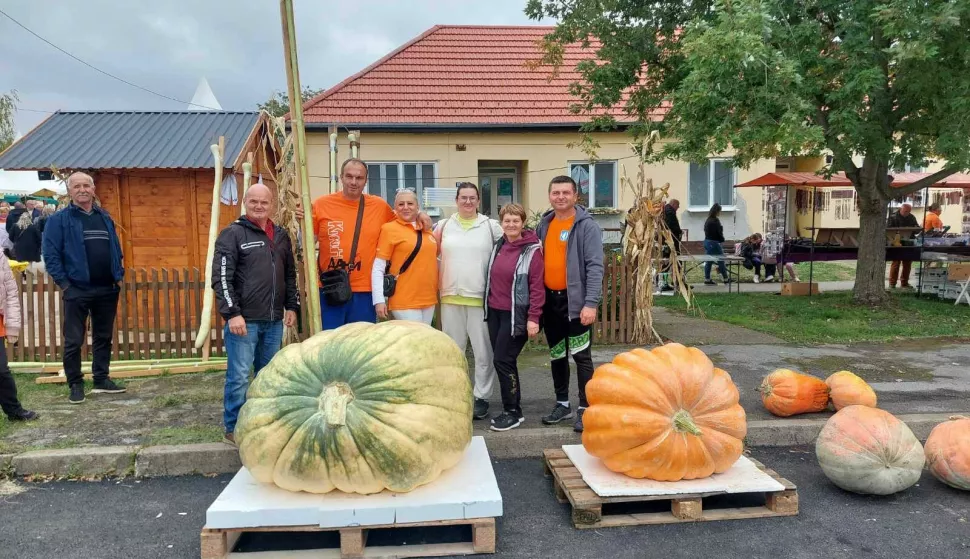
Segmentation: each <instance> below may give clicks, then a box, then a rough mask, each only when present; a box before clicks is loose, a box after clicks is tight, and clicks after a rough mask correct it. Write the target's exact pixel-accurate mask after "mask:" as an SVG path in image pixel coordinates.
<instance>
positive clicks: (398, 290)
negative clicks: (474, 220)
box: [371, 190, 438, 325]
mask: <svg viewBox="0 0 970 559" xmlns="http://www.w3.org/2000/svg"><path fill="white" fill-rule="evenodd" d="M394 208H395V210H396V212H397V218H396V219H395V220H394V221H392V222H390V223H385V224H384V225H383V226H381V234H380V236H379V237H378V241H377V254H376V257H375V258H374V266H373V268H372V270H371V285H372V286H373V287H372V289H373V292H372V297H373V302H374V310H375V313H376V315H377V317H378V318H380V319H386V318H388V311H390V312H391V314H393V316H394V318H396V319H398V320H414V321H416V322H424V323H425V324H429V325H430V324H431V321H432V320H433V319H434V308H435V305H437V304H438V243H437V241H435V238H434V235H433V234H432V231H431V230H430V229H426V228H424V227H422V225H421V223H419V222H418V214H419V213H420V210H419V208H418V195H417V194H415V193H414V192H412V191H410V190H399V191H398V193H397V195H396V196H395V197H394ZM388 263H390V266H388Z"/></svg>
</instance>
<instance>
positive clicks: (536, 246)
mask: <svg viewBox="0 0 970 559" xmlns="http://www.w3.org/2000/svg"><path fill="white" fill-rule="evenodd" d="M525 219H526V214H525V209H524V208H523V207H522V206H520V205H519V204H507V205H505V206H502V209H501V211H499V221H500V222H501V224H502V231H503V232H504V233H505V234H504V235H503V236H502V238H501V239H499V241H498V242H497V243H495V247H494V248H493V249H492V256H491V258H489V261H488V275H487V276H486V278H487V279H486V283H485V321H486V322H487V323H488V335H489V338H490V339H491V341H492V352H493V362H494V364H495V372H496V373H498V382H499V386H501V388H502V407H503V408H505V411H504V412H502V414H500V415H499V416H498V417H496V418H494V419H492V425H491V429H492V430H493V431H508V430H509V429H514V428H516V427H518V426H519V425H521V424H522V422H523V421H525V418H524V417H523V416H522V407H521V406H520V400H521V397H522V391H521V389H520V387H519V368H518V365H517V363H516V361H517V359H518V357H519V353H521V352H522V348H523V347H525V342H526V341H527V340H528V339H529V338H533V337H535V336H536V335H537V334H538V333H539V317H540V316H541V315H542V305H544V304H545V302H546V292H545V288H544V287H543V286H544V283H543V272H542V270H543V268H542V244H541V243H540V242H539V237H538V235H536V234H535V231H531V230H523V227H524V226H525Z"/></svg>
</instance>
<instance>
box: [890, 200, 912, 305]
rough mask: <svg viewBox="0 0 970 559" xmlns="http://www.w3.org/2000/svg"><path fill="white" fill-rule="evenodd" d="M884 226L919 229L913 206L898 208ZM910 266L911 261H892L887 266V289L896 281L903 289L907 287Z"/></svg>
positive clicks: (904, 205)
mask: <svg viewBox="0 0 970 559" xmlns="http://www.w3.org/2000/svg"><path fill="white" fill-rule="evenodd" d="M886 226H887V227H915V228H919V222H918V221H916V216H915V215H913V206H911V205H909V204H903V205H902V206H900V207H899V210H897V211H896V213H894V214H893V215H891V216H889V220H888V222H887V223H886ZM912 266H913V262H912V261H911V260H893V262H892V264H890V265H889V287H892V288H895V287H896V281H897V280H900V284H901V285H902V286H903V287H904V288H906V287H909V272H910V269H911V268H912ZM900 267H902V274H900Z"/></svg>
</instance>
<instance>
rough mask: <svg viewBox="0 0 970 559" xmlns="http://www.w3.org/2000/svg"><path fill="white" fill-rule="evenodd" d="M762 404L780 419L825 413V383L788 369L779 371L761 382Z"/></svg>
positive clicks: (826, 402) (826, 390)
mask: <svg viewBox="0 0 970 559" xmlns="http://www.w3.org/2000/svg"><path fill="white" fill-rule="evenodd" d="M758 391H759V392H761V402H762V403H764V405H765V408H766V409H767V410H768V411H769V412H771V413H772V414H774V415H777V416H779V417H788V416H791V415H796V414H799V413H812V412H819V411H822V410H824V409H825V408H826V407H827V406H828V405H829V387H828V386H826V385H825V381H823V380H822V379H820V378H816V377H813V376H811V375H803V374H802V373H796V372H795V371H791V370H789V369H776V370H775V371H774V372H772V373H771V374H770V375H768V376H766V377H765V378H764V380H763V381H761V388H759V389H758Z"/></svg>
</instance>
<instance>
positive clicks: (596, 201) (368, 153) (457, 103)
mask: <svg viewBox="0 0 970 559" xmlns="http://www.w3.org/2000/svg"><path fill="white" fill-rule="evenodd" d="M551 30H552V28H551V27H507V26H449V25H439V26H435V27H432V28H431V29H428V30H427V31H425V32H424V33H422V34H421V35H419V36H417V37H415V38H414V39H412V40H411V41H409V42H407V43H406V44H404V45H402V46H401V47H400V48H398V49H396V50H394V51H393V52H391V53H389V54H388V55H387V56H385V57H383V58H381V59H380V60H378V61H377V62H375V63H373V64H371V65H370V66H368V67H367V68H364V69H363V70H361V71H360V72H358V73H356V74H354V75H352V76H350V77H348V78H347V79H345V80H343V81H342V82H340V83H338V84H337V85H335V86H334V87H332V88H330V89H328V90H327V91H325V92H323V93H322V94H320V95H318V96H317V97H315V98H313V99H311V100H310V101H308V102H307V103H305V105H304V118H305V122H306V130H307V150H308V153H307V158H308V166H309V170H310V175H311V179H310V187H311V192H312V194H313V195H314V196H319V195H321V194H324V193H327V192H329V191H330V153H329V152H330V146H329V142H330V139H329V130H330V129H331V128H332V127H336V128H337V131H338V142H337V150H338V155H337V157H336V162H337V164H338V165H339V163H340V162H342V161H343V160H344V159H346V158H347V157H348V156H349V153H350V152H349V145H348V138H347V136H348V132H349V131H358V130H359V131H360V134H361V147H360V154H361V158H362V159H364V160H365V161H366V162H367V163H368V175H369V177H368V181H369V182H368V191H369V192H370V193H371V194H380V195H381V196H384V197H385V198H386V199H388V200H389V201H391V200H393V198H394V194H395V192H396V191H397V189H398V188H401V187H407V188H413V189H415V190H416V191H417V192H418V194H419V199H421V200H422V201H424V200H425V196H423V194H424V191H425V189H430V188H451V189H453V188H454V186H455V184H456V183H458V182H463V181H470V182H473V183H476V184H478V185H479V186H480V187H481V189H482V208H481V211H482V213H486V214H490V215H493V216H495V215H497V213H498V208H499V207H501V205H502V204H505V203H508V202H519V203H521V204H523V205H524V206H525V207H526V209H527V210H528V211H530V212H531V211H543V210H545V209H547V208H548V207H549V203H548V197H547V187H548V184H549V180H550V179H551V178H553V177H554V176H556V175H563V174H568V175H571V176H573V177H574V178H575V179H577V182H578V183H579V185H580V198H581V203H583V204H584V205H586V206H587V207H588V208H590V209H591V210H592V211H593V212H594V213H597V214H599V216H598V217H597V219H598V220H600V221H601V223H602V225H603V226H604V227H611V226H612V227H617V226H618V224H619V220H620V217H621V213H622V211H623V210H625V209H627V208H629V207H630V206H632V204H633V200H634V193H633V192H632V191H629V189H625V188H623V187H622V186H621V181H620V177H621V176H622V175H623V173H624V172H626V173H628V174H629V176H630V177H631V178H635V177H636V173H637V169H636V165H637V164H636V159H635V157H634V155H633V152H632V151H631V150H630V137H629V135H628V134H627V133H626V132H625V131H624V130H620V131H616V132H610V133H599V134H595V135H594V137H595V139H596V141H597V142H598V143H599V146H600V147H599V149H598V151H597V155H598V157H599V159H598V160H597V161H596V162H594V163H591V162H590V161H589V160H588V157H587V156H586V155H585V154H584V153H583V152H582V151H581V150H580V149H579V148H578V147H576V146H575V144H577V143H578V142H579V140H580V134H579V127H580V126H581V125H582V123H583V122H584V121H585V120H586V118H587V117H585V116H583V115H577V114H574V113H573V112H572V111H570V106H571V105H572V104H573V103H575V102H576V101H577V99H576V98H575V97H573V96H572V95H571V94H570V92H569V85H570V84H571V83H573V82H575V81H578V80H579V79H580V75H579V73H578V72H576V71H575V66H576V64H577V63H578V62H580V61H582V60H586V59H589V58H591V57H594V56H595V51H594V48H595V47H590V48H585V49H584V48H583V47H582V46H581V45H579V44H576V45H571V46H569V47H568V48H567V49H566V52H565V55H564V64H563V66H562V67H561V68H560V69H559V72H558V73H555V74H554V73H553V69H552V68H551V67H550V66H538V67H535V65H534V64H530V62H534V61H537V60H539V58H540V56H541V52H540V50H539V47H538V42H539V41H540V40H541V39H542V38H543V36H545V35H546V34H547V33H549V32H550V31H551ZM613 115H614V116H615V117H616V118H617V120H618V121H620V122H621V123H622V121H623V120H625V119H628V117H627V116H626V115H625V114H624V113H623V112H622V110H621V109H619V108H617V109H614V112H613ZM658 116H660V115H658ZM775 170H776V169H775V161H774V160H765V161H763V162H759V163H758V164H756V165H753V166H752V167H751V168H749V169H734V168H732V167H731V165H730V164H729V163H728V161H727V160H726V159H724V158H712V159H711V160H710V161H708V162H706V163H705V164H700V165H698V164H687V163H682V162H670V163H665V164H663V165H654V166H651V167H650V168H649V169H648V176H650V177H651V178H653V180H654V183H655V184H661V185H662V184H664V183H667V182H669V183H670V185H671V189H670V192H671V195H672V196H673V197H675V198H677V199H679V200H680V201H681V210H682V214H683V215H682V217H681V223H682V226H683V227H685V228H686V229H687V230H688V234H689V236H690V239H692V240H695V239H696V240H700V239H703V236H702V235H703V222H704V219H705V218H706V215H707V211H708V209H709V208H710V206H711V204H713V203H714V202H720V203H721V205H722V206H724V207H725V212H724V214H723V215H722V217H721V219H722V222H723V223H724V227H725V235H726V236H727V237H728V238H735V239H737V238H742V237H744V236H746V235H748V234H750V233H751V232H752V231H758V230H760V229H761V227H762V221H761V208H762V192H761V191H760V190H758V189H740V190H738V191H735V189H734V188H733V186H734V184H736V183H738V182H743V181H746V180H750V179H753V178H755V177H758V176H761V175H763V174H765V173H768V172H774V171H775ZM337 188H339V185H338V186H337ZM428 192H432V191H430V190H429V191H428ZM425 205H426V206H429V205H431V204H425ZM429 210H430V213H432V214H440V215H445V214H449V213H451V212H453V211H455V208H454V207H450V208H449V207H446V206H442V207H440V208H435V207H431V208H429ZM439 210H440V211H439Z"/></svg>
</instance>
